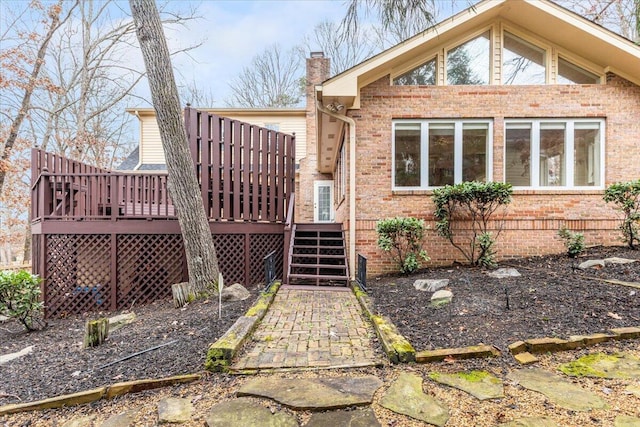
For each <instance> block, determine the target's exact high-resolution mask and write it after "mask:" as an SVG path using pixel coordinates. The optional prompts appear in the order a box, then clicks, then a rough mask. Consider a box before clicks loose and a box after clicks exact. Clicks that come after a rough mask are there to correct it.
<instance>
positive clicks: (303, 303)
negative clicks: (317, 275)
mask: <svg viewBox="0 0 640 427" xmlns="http://www.w3.org/2000/svg"><path fill="white" fill-rule="evenodd" d="M373 336H375V332H374V330H373V327H372V326H371V325H370V324H369V322H367V321H366V320H365V319H364V317H363V315H362V310H361V307H360V304H359V303H358V301H357V299H356V298H355V296H354V295H353V293H352V292H350V291H348V292H344V291H331V290H298V289H286V288H282V289H280V290H279V291H278V293H277V295H276V297H275V299H274V301H273V303H272V304H271V306H270V307H269V310H268V311H267V313H266V314H265V316H264V318H263V319H262V322H260V324H259V325H258V327H257V329H256V330H255V331H254V333H253V335H252V338H251V340H252V342H250V343H249V345H248V347H247V348H248V350H245V353H244V354H242V355H241V356H240V357H239V359H238V360H237V361H236V362H235V363H234V364H233V366H232V367H231V369H232V370H254V369H279V368H311V367H313V368H318V367H325V368H330V367H339V366H345V367H348V366H369V365H375V364H380V363H382V356H381V353H380V352H379V350H377V349H375V347H374V344H373V342H372V341H371V338H372V337H373Z"/></svg>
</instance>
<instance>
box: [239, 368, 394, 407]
mask: <svg viewBox="0 0 640 427" xmlns="http://www.w3.org/2000/svg"><path fill="white" fill-rule="evenodd" d="M380 386H382V381H381V380H380V379H379V378H378V377H375V376H373V375H368V376H365V377H355V378H309V379H289V378H271V377H265V378H255V379H253V380H250V381H248V382H246V383H245V384H244V385H243V386H242V387H241V388H240V390H238V393H237V395H238V396H259V397H267V398H269V399H273V400H275V401H277V402H279V403H281V404H283V405H285V406H287V407H289V408H292V409H297V410H323V409H341V408H347V407H349V406H359V405H360V406H361V405H368V404H370V403H371V402H372V401H373V394H374V393H375V392H376V390H377V389H378V388H380Z"/></svg>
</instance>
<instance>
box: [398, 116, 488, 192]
mask: <svg viewBox="0 0 640 427" xmlns="http://www.w3.org/2000/svg"><path fill="white" fill-rule="evenodd" d="M398 124H405V125H406V124H417V125H419V126H420V157H421V161H420V186H405V187H403V186H397V185H396V125H398ZM430 124H439V125H443V124H453V128H454V142H453V147H454V148H453V156H454V161H453V171H454V173H453V176H454V178H453V183H454V184H459V183H460V182H462V176H463V168H462V165H463V159H464V156H463V130H464V125H465V124H483V125H487V142H486V146H485V148H486V159H485V176H486V179H485V180H486V181H487V182H489V181H492V180H493V124H494V120H493V119H490V118H487V119H394V120H393V121H392V125H391V190H392V191H399V192H402V191H416V190H418V191H420V190H433V189H436V188H442V186H433V185H429V125H430Z"/></svg>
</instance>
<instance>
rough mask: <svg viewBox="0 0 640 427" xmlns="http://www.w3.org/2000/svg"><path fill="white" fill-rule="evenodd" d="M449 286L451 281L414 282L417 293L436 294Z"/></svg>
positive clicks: (419, 280) (424, 280)
mask: <svg viewBox="0 0 640 427" xmlns="http://www.w3.org/2000/svg"><path fill="white" fill-rule="evenodd" d="M448 285H449V279H418V280H416V281H415V282H413V287H414V288H416V290H417V291H424V292H435V291H439V290H440V289H442V288H446V287H447V286H448Z"/></svg>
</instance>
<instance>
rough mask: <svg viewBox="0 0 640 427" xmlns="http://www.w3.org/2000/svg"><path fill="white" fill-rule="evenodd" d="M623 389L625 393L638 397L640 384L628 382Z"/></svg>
mask: <svg viewBox="0 0 640 427" xmlns="http://www.w3.org/2000/svg"><path fill="white" fill-rule="evenodd" d="M624 391H625V392H626V393H629V394H633V395H634V396H637V397H640V384H629V385H628V386H627V388H626V389H625V390H624Z"/></svg>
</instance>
